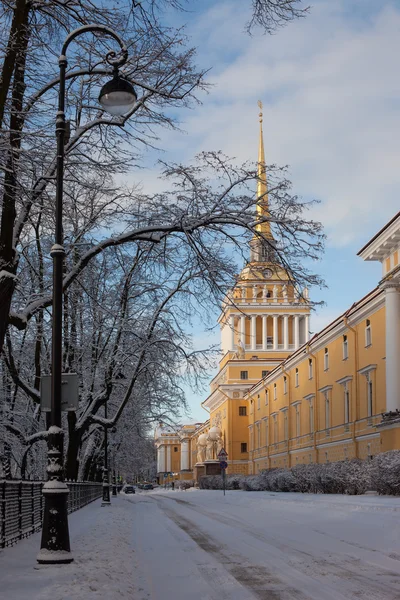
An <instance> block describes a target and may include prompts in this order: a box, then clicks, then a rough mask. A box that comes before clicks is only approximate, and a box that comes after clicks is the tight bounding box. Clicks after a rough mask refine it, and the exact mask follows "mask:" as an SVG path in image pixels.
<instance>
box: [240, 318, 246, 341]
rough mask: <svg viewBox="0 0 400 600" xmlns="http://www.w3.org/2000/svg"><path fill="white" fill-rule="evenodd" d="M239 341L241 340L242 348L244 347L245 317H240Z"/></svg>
mask: <svg viewBox="0 0 400 600" xmlns="http://www.w3.org/2000/svg"><path fill="white" fill-rule="evenodd" d="M240 339H241V340H242V344H243V348H244V347H245V346H246V316H245V315H241V317H240Z"/></svg>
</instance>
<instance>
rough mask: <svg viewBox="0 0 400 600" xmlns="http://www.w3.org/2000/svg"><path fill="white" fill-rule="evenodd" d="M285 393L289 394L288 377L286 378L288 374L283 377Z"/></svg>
mask: <svg viewBox="0 0 400 600" xmlns="http://www.w3.org/2000/svg"><path fill="white" fill-rule="evenodd" d="M283 393H284V394H287V379H286V375H284V377H283Z"/></svg>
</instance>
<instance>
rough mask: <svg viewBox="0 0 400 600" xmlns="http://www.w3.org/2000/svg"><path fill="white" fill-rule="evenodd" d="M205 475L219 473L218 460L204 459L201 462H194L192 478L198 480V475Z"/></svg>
mask: <svg viewBox="0 0 400 600" xmlns="http://www.w3.org/2000/svg"><path fill="white" fill-rule="evenodd" d="M205 475H221V467H220V466H219V460H206V461H204V462H203V463H196V464H195V466H194V478H195V480H196V481H199V479H200V477H204V476H205Z"/></svg>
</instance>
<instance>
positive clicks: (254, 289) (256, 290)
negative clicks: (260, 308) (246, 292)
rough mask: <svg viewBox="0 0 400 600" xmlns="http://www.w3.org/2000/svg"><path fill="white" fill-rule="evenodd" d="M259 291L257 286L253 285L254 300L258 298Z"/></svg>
mask: <svg viewBox="0 0 400 600" xmlns="http://www.w3.org/2000/svg"><path fill="white" fill-rule="evenodd" d="M257 292H258V288H257V286H256V285H253V300H256V298H257Z"/></svg>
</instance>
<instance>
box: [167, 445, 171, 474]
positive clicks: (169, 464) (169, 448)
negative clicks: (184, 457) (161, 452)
mask: <svg viewBox="0 0 400 600" xmlns="http://www.w3.org/2000/svg"><path fill="white" fill-rule="evenodd" d="M167 471H171V446H170V445H168V446H167Z"/></svg>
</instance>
